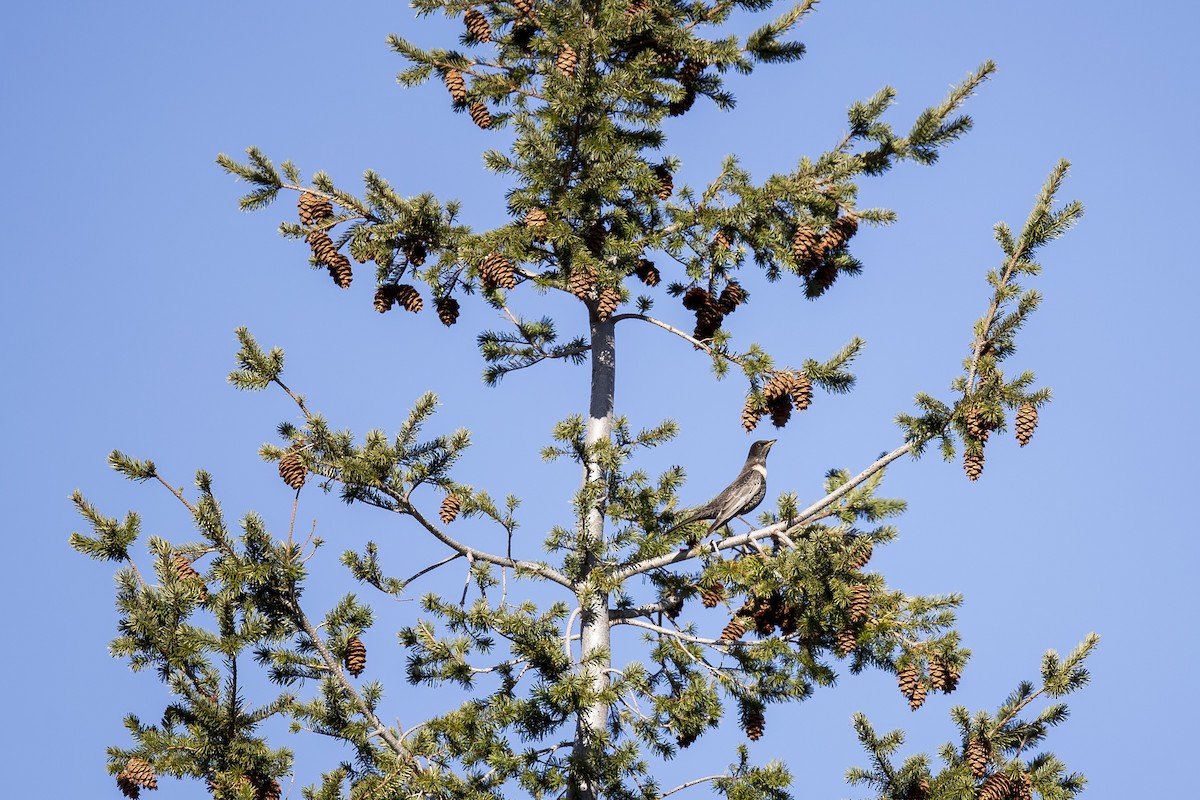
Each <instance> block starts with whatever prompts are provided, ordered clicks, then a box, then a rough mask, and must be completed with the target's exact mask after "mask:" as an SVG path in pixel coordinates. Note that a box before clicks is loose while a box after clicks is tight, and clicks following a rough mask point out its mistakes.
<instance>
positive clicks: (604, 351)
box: [568, 310, 617, 800]
mask: <svg viewBox="0 0 1200 800" xmlns="http://www.w3.org/2000/svg"><path fill="white" fill-rule="evenodd" d="M591 334H592V349H591V354H592V386H591V402H590V406H589V410H588V427H587V444H588V445H589V446H591V445H593V444H595V443H596V442H599V441H601V440H604V439H608V438H609V437H610V436H611V435H612V420H613V390H614V386H615V383H616V367H617V361H616V355H617V350H616V336H615V329H614V325H613V323H612V322H611V321H605V322H599V321H597V320H596V316H595V311H594V310H593V311H592V323H591ZM603 478H604V475H603V472H602V470H601V468H600V465H599V464H598V463H596V460H595V458H594V457H592V456H591V455H589V456H588V458H587V459H585V461H584V471H583V483H584V485H585V486H586V485H587V484H589V483H592V482H594V481H601V480H603ZM603 541H604V497H603V496H600V497H598V498H596V500H595V502H594V504H593V505H592V507H591V508H589V509H588V512H587V515H586V516H585V518H584V521H583V537H582V541H581V546H583V547H585V548H586V549H587V551H588V556H587V559H586V561H585V566H584V574H583V576H582V577H581V580H580V584H581V585H580V589H581V590H582V591H580V592H579V593H578V596H579V604H580V635H581V639H580V658H581V660H582V661H583V662H584V664H583V665H582V666H581V667H580V669H581V670H582V673H583V674H584V675H585V676H587V677H588V679H589V683H590V685H591V687H592V689H593V691H596V692H602V691H604V690H605V689H607V688H608V672H607V669H608V667H609V666H610V665H611V655H610V648H609V619H608V594H607V592H600V591H594V590H593V589H592V588H591V587H592V586H593V585H594V581H592V580H591V577H592V575H591V572H592V570H593V569H594V568H595V567H596V559H595V556H594V555H593V554H594V553H597V552H600V551H601V548H602V546H603ZM598 654H599V655H601V657H600V658H598V659H596V660H595V661H594V662H593V663H588V659H589V657H590V658H595V657H596V656H597V655H598ZM607 719H608V706H607V705H605V704H603V703H592V704H591V705H590V706H588V707H587V708H586V709H583V710H581V711H580V713H579V719H578V721H577V725H576V729H575V748H574V761H575V771H574V773H575V774H574V777H575V780H574V781H572V786H571V787H570V790H569V792H568V794H569V796H570V797H571V798H573V800H598V798H599V785H598V782H597V780H596V778H597V775H596V774H595V764H596V757H597V755H598V750H597V747H598V741H597V735H599V734H602V733H603V731H604V726H605V723H606V721H607Z"/></svg>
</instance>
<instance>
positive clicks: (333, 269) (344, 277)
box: [326, 253, 354, 289]
mask: <svg viewBox="0 0 1200 800" xmlns="http://www.w3.org/2000/svg"><path fill="white" fill-rule="evenodd" d="M326 269H328V270H329V276H330V277H331V278H333V282H334V283H336V284H337V285H338V288H340V289H348V288H350V281H352V280H354V269H353V267H351V266H350V259H348V258H346V257H345V256H344V255H342V254H341V253H334V255H333V258H332V259H331V260H330V262H329V263H328V264H327V265H326Z"/></svg>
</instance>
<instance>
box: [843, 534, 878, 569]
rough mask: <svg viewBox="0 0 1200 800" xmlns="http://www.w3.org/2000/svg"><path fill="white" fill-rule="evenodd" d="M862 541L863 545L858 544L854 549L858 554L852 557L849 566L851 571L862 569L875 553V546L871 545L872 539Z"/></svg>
mask: <svg viewBox="0 0 1200 800" xmlns="http://www.w3.org/2000/svg"><path fill="white" fill-rule="evenodd" d="M856 538H858V537H856ZM861 541H862V544H856V546H855V548H854V549H855V551H856V552H855V553H854V555H853V556H851V557H850V561H849V564H848V566H849V567H850V569H862V568H863V567H865V566H866V565H867V562H868V561H870V560H871V556H872V555H874V553H875V546H874V545H872V544H871V540H870V539H862V540H861Z"/></svg>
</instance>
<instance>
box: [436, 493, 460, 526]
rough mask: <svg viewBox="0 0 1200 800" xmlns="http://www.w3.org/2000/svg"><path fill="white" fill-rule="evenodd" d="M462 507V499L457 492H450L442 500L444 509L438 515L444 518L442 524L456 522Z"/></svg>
mask: <svg viewBox="0 0 1200 800" xmlns="http://www.w3.org/2000/svg"><path fill="white" fill-rule="evenodd" d="M460 508H462V500H461V499H460V498H459V496H458V495H456V494H448V495H446V498H445V499H444V500H442V510H441V513H440V514H438V517H439V518H440V519H441V520H442V524H444V525H449V524H450V523H451V522H454V519H455V518H456V517H457V516H458V511H459V509H460Z"/></svg>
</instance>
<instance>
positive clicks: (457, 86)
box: [445, 69, 467, 106]
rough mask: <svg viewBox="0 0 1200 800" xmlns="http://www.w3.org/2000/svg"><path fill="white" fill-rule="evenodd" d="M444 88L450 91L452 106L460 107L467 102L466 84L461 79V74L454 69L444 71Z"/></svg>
mask: <svg viewBox="0 0 1200 800" xmlns="http://www.w3.org/2000/svg"><path fill="white" fill-rule="evenodd" d="M445 81H446V88H447V89H449V90H450V97H451V99H453V100H454V105H456V106H461V105H462V104H463V103H465V102H467V82H466V80H464V79H463V74H462V73H461V72H459V71H458V70H456V69H448V70H446V77H445Z"/></svg>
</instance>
